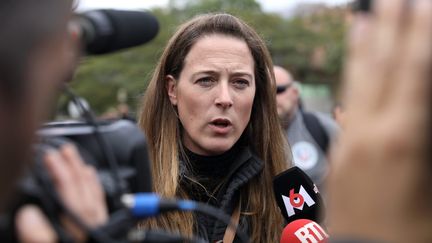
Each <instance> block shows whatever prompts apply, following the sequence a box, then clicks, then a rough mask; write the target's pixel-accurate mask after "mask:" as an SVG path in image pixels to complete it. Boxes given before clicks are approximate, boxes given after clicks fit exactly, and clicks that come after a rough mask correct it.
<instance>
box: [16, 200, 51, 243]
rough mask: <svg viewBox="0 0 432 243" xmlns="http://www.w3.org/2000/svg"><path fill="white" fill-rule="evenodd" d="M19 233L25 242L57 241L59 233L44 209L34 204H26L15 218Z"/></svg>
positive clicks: (46, 242)
mask: <svg viewBox="0 0 432 243" xmlns="http://www.w3.org/2000/svg"><path fill="white" fill-rule="evenodd" d="M15 224H16V229H17V235H18V238H19V239H20V242H23V243H49V242H57V235H56V233H55V231H54V230H53V228H52V227H51V225H50V223H49V221H48V220H47V218H46V217H45V216H44V214H43V213H42V211H41V210H40V209H39V208H38V207H36V206H33V205H28V206H24V207H23V208H22V209H20V210H19V211H18V213H17V216H16V218H15Z"/></svg>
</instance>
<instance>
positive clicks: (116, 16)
mask: <svg viewBox="0 0 432 243" xmlns="http://www.w3.org/2000/svg"><path fill="white" fill-rule="evenodd" d="M69 26H70V27H69V31H70V33H71V38H73V39H74V40H75V42H76V43H77V44H78V45H79V47H80V50H81V51H82V53H80V55H99V54H106V53H112V52H115V51H118V50H121V49H125V48H129V47H134V46H138V45H141V44H144V43H146V42H148V41H150V40H151V39H153V38H154V37H155V36H156V35H157V33H158V30H159V24H158V21H157V19H156V18H155V17H154V16H152V15H151V14H149V13H147V12H143V11H122V10H92V11H88V12H85V13H82V14H76V15H75V16H74V18H73V19H72V20H71V21H70V25H69ZM66 92H67V93H68V94H69V95H71V97H72V99H73V100H75V101H76V102H77V104H78V102H79V100H80V98H79V97H77V96H76V95H74V94H73V93H72V91H70V90H68V89H66ZM81 108H82V110H83V114H84V118H85V119H84V121H67V122H52V123H48V124H45V125H44V126H43V127H42V128H41V129H40V130H39V131H38V138H39V141H38V143H37V144H36V145H35V152H36V156H35V157H36V159H35V161H34V163H33V165H32V166H31V168H29V170H28V171H27V172H26V174H25V175H24V177H23V179H22V180H21V181H19V185H18V188H17V191H16V193H15V197H14V199H13V200H12V202H11V204H10V206H9V208H8V209H7V210H6V212H3V213H2V214H0V242H17V239H16V232H15V227H14V225H15V224H14V218H15V214H16V212H17V211H18V209H19V208H20V207H22V206H23V205H27V204H35V205H37V206H39V208H41V210H42V211H43V212H44V213H45V215H46V216H47V217H48V219H49V220H50V221H51V224H52V226H53V227H54V229H55V230H56V232H57V234H58V236H59V241H60V242H68V241H69V240H68V238H67V234H66V233H65V232H64V231H62V227H61V223H60V219H59V215H60V214H61V213H64V212H65V211H67V209H65V207H64V205H62V203H61V202H60V200H59V197H58V195H57V192H56V191H55V189H54V187H53V183H52V180H51V178H50V175H49V174H48V172H47V170H46V169H45V168H44V165H43V160H42V158H43V155H44V151H46V150H47V149H53V148H54V149H55V148H58V147H60V146H61V145H62V144H65V143H72V144H74V145H75V146H76V147H77V148H78V151H79V153H80V155H81V157H82V158H83V160H84V161H85V162H86V163H87V164H90V165H92V166H94V167H95V169H96V171H97V174H98V177H99V179H100V182H101V184H102V187H103V189H104V191H105V195H106V202H107V206H108V209H109V212H110V215H111V214H112V213H115V212H117V211H119V210H122V209H123V208H124V206H123V205H122V202H121V196H122V195H124V194H125V193H139V192H151V188H152V184H151V181H152V180H151V172H150V162H149V159H148V154H147V143H146V139H145V137H144V135H143V133H142V132H141V129H139V128H138V127H137V126H136V124H134V123H133V122H131V121H128V120H117V121H96V119H95V118H94V117H93V115H92V112H91V111H90V110H87V108H86V107H84V106H82V105H81ZM124 227H126V226H124Z"/></svg>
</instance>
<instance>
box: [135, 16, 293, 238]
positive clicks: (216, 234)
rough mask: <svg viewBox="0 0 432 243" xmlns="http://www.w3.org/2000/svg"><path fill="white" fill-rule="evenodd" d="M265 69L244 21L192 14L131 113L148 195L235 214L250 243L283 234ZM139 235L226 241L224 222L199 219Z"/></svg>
mask: <svg viewBox="0 0 432 243" xmlns="http://www.w3.org/2000/svg"><path fill="white" fill-rule="evenodd" d="M272 67H273V64H272V61H271V58H270V55H269V52H268V50H267V48H266V46H265V43H264V42H263V41H262V39H261V38H260V37H259V35H258V34H257V33H256V32H255V31H254V30H253V29H252V28H251V27H249V26H248V25H247V24H245V23H244V22H243V21H242V20H240V19H238V18H236V17H234V16H232V15H229V14H206V15H200V16H197V17H195V18H193V19H192V20H190V21H188V22H186V23H185V24H183V25H182V26H180V27H179V29H178V30H177V32H176V33H175V34H174V36H173V37H172V38H171V39H170V41H169V42H168V44H167V46H166V48H165V50H164V52H163V54H162V56H161V58H160V61H159V63H158V65H157V67H156V70H155V72H154V75H153V77H152V79H151V81H150V84H149V86H148V88H147V91H146V93H145V96H144V98H143V102H142V109H141V111H140V115H139V123H140V126H141V127H142V128H143V130H144V132H145V133H146V135H147V137H148V143H149V149H150V156H151V160H152V166H153V179H154V190H155V191H156V192H157V193H159V194H161V195H162V196H164V197H178V198H187V199H192V200H197V201H201V202H205V203H208V204H210V205H212V206H215V207H219V208H221V209H222V210H223V211H225V212H226V213H227V214H229V215H232V218H233V219H234V220H235V219H236V218H237V217H236V216H237V215H239V217H238V218H239V219H238V222H239V226H240V227H241V228H242V229H243V230H245V231H246V232H248V233H249V235H250V238H251V240H252V242H276V241H279V236H280V234H281V232H282V227H283V218H282V216H281V214H280V212H279V209H278V208H277V206H276V203H275V199H274V195H273V190H272V179H273V177H274V176H275V175H276V174H278V173H279V172H282V171H283V170H284V169H286V166H287V159H286V158H285V153H284V143H285V140H284V137H283V133H282V130H281V127H280V125H279V121H278V116H277V111H276V104H275V83H274V75H273V68H272ZM142 227H144V228H163V229H168V230H171V231H175V232H180V233H182V234H187V235H192V234H195V235H199V236H201V237H203V238H205V239H207V240H209V241H210V242H215V241H218V240H222V239H224V242H230V241H233V240H229V239H228V238H227V232H228V231H227V230H226V228H227V226H226V225H225V224H223V223H221V222H218V221H216V220H214V219H213V218H211V217H206V216H205V215H201V214H190V213H170V214H166V215H163V216H161V217H158V218H156V219H153V220H150V221H145V222H143V223H142Z"/></svg>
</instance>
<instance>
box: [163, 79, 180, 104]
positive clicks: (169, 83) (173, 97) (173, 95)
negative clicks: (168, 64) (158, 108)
mask: <svg viewBox="0 0 432 243" xmlns="http://www.w3.org/2000/svg"><path fill="white" fill-rule="evenodd" d="M165 82H166V89H167V92H168V97H169V99H170V101H171V104H172V105H174V106H175V105H177V80H176V79H175V78H174V77H173V76H172V75H167V76H166V77H165Z"/></svg>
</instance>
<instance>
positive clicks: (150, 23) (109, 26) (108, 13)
mask: <svg viewBox="0 0 432 243" xmlns="http://www.w3.org/2000/svg"><path fill="white" fill-rule="evenodd" d="M82 18H83V19H84V20H85V21H81V23H84V24H81V27H82V29H83V32H84V33H83V35H84V38H85V42H86V43H85V51H86V53H87V54H105V53H110V52H114V51H117V50H120V49H124V48H129V47H134V46H138V45H141V44H144V43H146V42H148V41H150V40H152V39H153V38H154V37H155V36H156V35H157V33H158V31H159V23H158V21H157V19H156V18H155V17H154V16H153V15H151V14H150V13H148V12H143V11H126V10H109V9H103V10H93V11H88V12H85V13H84V14H82Z"/></svg>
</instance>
